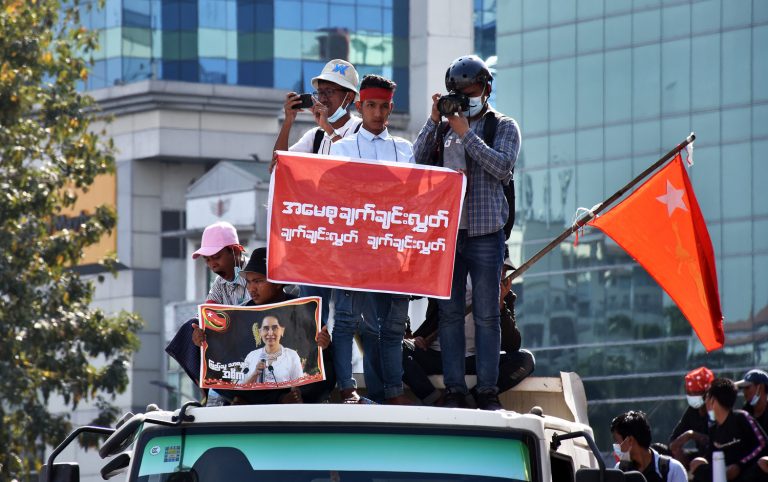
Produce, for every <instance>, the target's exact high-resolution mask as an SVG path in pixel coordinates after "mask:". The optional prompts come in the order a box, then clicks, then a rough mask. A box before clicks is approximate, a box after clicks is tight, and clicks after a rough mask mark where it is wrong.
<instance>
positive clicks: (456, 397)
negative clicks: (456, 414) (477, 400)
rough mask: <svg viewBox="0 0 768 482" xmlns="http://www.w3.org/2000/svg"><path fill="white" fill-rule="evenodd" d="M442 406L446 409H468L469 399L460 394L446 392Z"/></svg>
mask: <svg viewBox="0 0 768 482" xmlns="http://www.w3.org/2000/svg"><path fill="white" fill-rule="evenodd" d="M442 406H443V407H445V408H467V397H466V395H464V394H463V393H459V392H446V393H445V397H444V398H443V405H442Z"/></svg>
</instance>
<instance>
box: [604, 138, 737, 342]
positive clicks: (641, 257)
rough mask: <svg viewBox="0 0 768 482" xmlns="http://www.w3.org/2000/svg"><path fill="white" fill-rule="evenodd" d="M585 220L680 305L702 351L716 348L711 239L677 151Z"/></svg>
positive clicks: (719, 337) (719, 319) (719, 320)
mask: <svg viewBox="0 0 768 482" xmlns="http://www.w3.org/2000/svg"><path fill="white" fill-rule="evenodd" d="M590 224H592V225H593V226H595V227H597V228H599V229H600V230H601V231H603V232H604V233H605V234H607V235H608V236H609V237H611V238H612V239H613V240H614V241H616V243H618V244H619V246H621V247H622V248H624V250H625V251H626V252H627V253H629V255H630V256H632V257H633V258H634V259H635V260H636V261H637V262H638V263H640V264H641V265H642V266H643V267H644V268H645V270H646V271H647V272H648V274H650V275H651V276H652V277H653V278H654V279H655V280H656V282H657V283H658V284H659V286H661V287H662V288H663V289H664V291H666V292H667V294H668V295H669V296H670V297H671V298H672V300H673V301H674V302H675V303H676V304H677V306H678V308H680V311H681V312H682V313H683V315H685V317H686V318H687V319H688V322H689V323H690V324H691V326H692V327H693V329H694V330H695V331H696V335H698V337H699V340H701V343H702V344H703V345H704V348H706V349H707V351H712V350H717V349H718V348H722V346H723V343H724V342H725V335H724V334H723V313H722V311H721V309H720V293H719V291H718V288H717V272H716V271H715V255H714V252H713V250H712V241H710V239H709V232H708V231H707V225H706V223H705V222H704V216H702V214H701V210H700V209H699V204H698V202H697V201H696V196H695V195H694V193H693V187H692V186H691V181H690V179H688V173H686V171H685V166H684V165H683V160H682V158H681V157H680V154H679V153H678V154H677V156H675V159H673V160H672V162H670V163H669V164H667V166H666V167H664V168H663V169H661V170H660V171H658V172H656V174H654V175H653V176H652V177H651V178H650V179H648V180H647V181H646V182H645V183H643V184H642V185H641V186H640V187H639V188H637V189H636V190H635V191H634V192H633V193H632V194H630V195H629V196H627V198H626V199H624V200H623V201H622V202H621V203H619V204H618V205H617V206H615V207H613V208H612V209H611V210H610V211H608V212H607V213H606V214H603V215H601V216H600V217H598V218H596V219H595V220H593V221H592V222H591V223H590Z"/></svg>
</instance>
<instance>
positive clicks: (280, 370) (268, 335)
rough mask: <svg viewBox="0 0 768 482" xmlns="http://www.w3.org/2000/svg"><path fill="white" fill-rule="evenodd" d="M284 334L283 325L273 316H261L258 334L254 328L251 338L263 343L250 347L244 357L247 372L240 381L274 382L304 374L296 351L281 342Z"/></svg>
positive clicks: (285, 380) (242, 382) (294, 378)
mask: <svg viewBox="0 0 768 482" xmlns="http://www.w3.org/2000/svg"><path fill="white" fill-rule="evenodd" d="M284 334H285V327H284V326H283V325H281V324H280V320H279V319H278V318H277V317H276V316H265V317H264V318H263V319H262V320H261V325H260V326H259V329H258V336H256V332H255V330H254V339H255V340H256V342H257V343H260V342H261V343H263V346H261V347H259V348H257V349H255V350H253V351H252V352H250V353H249V354H248V356H246V357H245V366H246V370H244V373H245V374H246V375H245V376H244V377H243V378H242V379H241V380H240V382H238V383H240V384H243V385H245V384H249V383H274V384H275V385H277V384H278V383H281V382H290V381H292V380H298V379H299V378H301V377H302V376H303V375H304V370H303V369H302V367H301V358H300V357H299V354H298V352H296V350H293V349H291V348H288V347H285V346H283V345H282V344H281V343H280V342H281V341H282V339H283V335H284Z"/></svg>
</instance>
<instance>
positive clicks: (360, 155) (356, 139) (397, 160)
mask: <svg viewBox="0 0 768 482" xmlns="http://www.w3.org/2000/svg"><path fill="white" fill-rule="evenodd" d="M373 139H374V140H376V139H377V138H376V137H374V138H373ZM379 139H381V138H380V137H379ZM382 140H384V139H382ZM355 141H356V142H357V157H359V158H360V159H363V155H362V153H361V152H360V136H359V135H358V136H355ZM371 144H373V142H371ZM373 149H374V150H376V148H375V147H374V148H373ZM392 149H394V150H395V162H400V159H399V158H398V155H397V144H395V138H394V137H393V138H392ZM376 160H377V161H386V160H388V159H379V158H378V157H377V158H376Z"/></svg>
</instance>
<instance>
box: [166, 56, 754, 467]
mask: <svg viewBox="0 0 768 482" xmlns="http://www.w3.org/2000/svg"><path fill="white" fill-rule="evenodd" d="M358 80H359V79H358V74H357V71H356V70H355V68H354V66H353V65H351V64H350V63H348V62H346V61H344V60H332V61H330V62H328V64H326V66H325V67H324V68H323V70H322V72H320V74H319V75H318V76H317V77H315V78H313V79H312V85H313V87H314V89H315V92H314V94H313V105H312V106H311V107H308V108H306V109H307V110H309V112H310V113H311V114H312V116H313V118H314V121H315V123H316V127H313V128H311V129H309V130H307V131H306V132H305V133H303V135H302V136H301V137H300V138H299V140H298V141H297V142H296V143H295V144H293V145H290V146H289V138H290V134H291V129H292V127H293V124H294V122H295V120H296V118H297V115H298V113H299V112H301V111H302V110H304V109H299V108H297V107H298V106H299V105H300V104H302V103H303V102H304V101H303V100H302V97H301V96H300V95H299V94H298V93H296V92H290V93H288V94H287V95H286V98H285V103H284V112H285V120H284V122H283V124H282V127H281V130H280V132H279V134H278V137H277V140H276V142H275V146H274V150H275V152H277V151H281V150H283V151H285V150H288V151H295V152H305V153H320V154H331V155H339V156H346V157H350V158H361V159H374V160H383V161H395V162H403V163H419V164H428V165H438V166H445V167H451V168H453V169H457V170H459V171H461V172H462V173H464V174H465V175H466V176H467V191H466V196H465V199H464V204H463V206H464V207H463V209H462V212H461V215H460V223H459V235H458V239H457V247H456V253H455V265H454V266H455V267H454V274H453V280H452V289H451V295H450V299H447V300H437V299H430V300H429V302H428V308H427V313H426V317H425V320H419V321H422V322H421V323H420V325H419V327H418V329H416V330H415V332H411V329H410V326H411V320H409V318H408V306H409V301H410V300H409V297H408V296H406V295H399V294H388V293H371V292H365V291H358V290H345V289H331V288H325V287H317V286H310V285H302V286H284V285H280V284H275V283H272V282H270V281H268V279H267V261H266V250H265V249H264V248H259V249H256V250H254V251H253V253H251V255H250V256H249V257H248V256H246V253H245V250H244V248H243V247H242V246H241V245H240V243H239V240H238V235H237V232H236V230H235V228H234V227H233V226H232V225H231V224H229V223H226V222H219V223H215V224H213V225H211V226H208V227H207V228H206V229H205V231H204V233H203V236H202V240H201V248H200V249H199V250H197V251H196V252H195V253H194V254H193V255H192V256H193V258H198V257H200V256H202V257H203V258H204V260H205V262H206V265H207V266H208V268H209V269H210V270H211V271H212V272H213V273H214V274H215V275H217V276H216V278H215V280H214V282H213V285H212V287H211V289H210V292H209V293H208V296H207V299H206V300H205V302H206V303H217V304H225V305H263V304H271V303H277V302H281V301H287V300H290V299H293V298H296V297H297V296H302V297H303V296H319V297H320V298H321V299H322V307H321V310H320V311H321V326H322V329H321V330H320V332H319V333H318V335H317V337H316V340H315V341H316V342H317V345H318V347H320V348H322V353H323V355H322V356H323V362H324V366H325V369H326V380H325V381H323V382H316V383H311V384H308V385H304V386H301V387H294V388H281V389H267V390H219V391H214V390H208V393H207V397H206V403H207V405H221V404H240V403H250V404H264V403H302V402H304V403H320V402H327V401H328V400H329V399H330V398H331V396H332V392H333V390H334V389H337V390H338V392H337V393H338V396H337V398H338V399H339V400H340V401H341V402H343V403H384V404H395V405H399V404H415V403H420V404H424V405H436V406H443V407H477V408H479V409H483V410H498V409H501V408H502V406H501V403H500V401H499V396H498V395H499V393H501V392H504V391H506V390H509V389H511V388H512V387H514V386H515V385H517V384H518V383H520V382H521V381H522V380H523V379H524V378H525V377H527V376H528V375H530V374H531V373H532V372H533V371H534V367H535V359H534V356H533V354H532V353H531V352H529V351H527V350H525V349H523V348H522V343H521V341H522V340H521V336H520V332H519V330H518V328H517V326H516V323H515V316H514V302H515V294H514V292H512V290H511V279H510V277H509V276H510V274H511V272H512V271H513V270H514V267H513V266H512V264H511V262H509V258H508V255H507V254H506V250H505V244H506V239H507V237H508V236H509V231H510V230H511V225H512V223H513V222H514V205H513V202H514V195H513V194H511V186H512V184H511V183H512V173H513V169H514V165H515V161H516V160H517V156H518V153H519V151H520V144H521V137H520V130H519V127H518V125H517V123H516V122H515V121H514V119H512V118H510V117H507V116H504V115H502V114H501V113H499V112H497V111H495V110H494V109H493V107H491V106H490V105H489V104H488V98H489V96H490V94H491V90H492V88H493V76H492V74H491V72H490V70H489V69H488V67H487V66H486V65H485V64H484V62H483V61H482V60H481V59H479V58H478V57H476V56H464V57H460V58H458V59H456V60H454V61H453V62H452V63H451V64H450V65H449V67H448V69H447V72H446V79H445V87H446V89H447V90H448V92H450V93H451V94H455V95H457V96H458V97H461V96H463V98H464V99H465V101H466V105H464V108H465V109H464V110H463V111H458V112H452V113H448V114H445V113H441V111H440V108H439V106H438V104H439V102H440V99H441V98H442V95H441V94H439V93H436V94H434V96H433V97H432V101H433V105H432V109H431V113H430V116H429V118H428V119H427V120H426V122H425V124H424V126H423V127H422V129H421V131H420V132H419V134H418V136H417V137H416V139H415V141H414V142H413V143H411V142H410V141H408V140H406V139H403V138H401V137H397V136H393V135H392V134H391V133H390V132H389V131H388V128H387V124H388V119H389V116H390V114H391V113H392V110H393V108H394V103H393V98H394V93H395V90H396V88H397V85H396V84H395V83H394V82H393V81H391V80H389V79H386V78H384V77H381V76H378V75H367V76H365V77H364V78H363V79H362V81H361V82H358ZM353 105H354V107H355V109H356V111H357V113H358V114H359V116H358V115H355V114H354V113H352V112H351V106H353ZM277 162H278V158H277V156H276V155H275V156H274V157H273V160H272V163H271V165H270V170H272V169H274V168H275V166H276V164H277ZM331 309H332V310H333V325H332V331H331V332H329V329H328V321H329V317H330V313H331ZM282 329H283V328H282V327H281V326H280V324H279V320H277V319H276V318H275V317H268V316H267V317H264V319H263V320H262V322H261V326H260V330H262V331H263V333H262V334H261V338H262V339H263V340H264V346H263V347H260V348H259V350H260V351H258V353H256V354H253V356H251V355H249V360H247V365H248V366H249V368H251V369H250V370H249V373H250V375H249V379H252V378H255V377H260V376H263V374H264V372H265V369H264V368H265V367H264V366H262V363H261V362H263V361H264V360H265V359H267V358H268V357H270V356H271V357H279V356H281V355H283V354H284V353H289V354H290V350H289V349H287V348H284V347H282V346H281V345H280V337H281V335H282V331H281V330H282ZM204 337H205V335H204V332H203V330H202V329H201V328H200V326H199V324H198V321H197V320H195V319H193V320H189V321H188V322H187V323H185V324H184V325H183V326H182V327H181V329H180V330H179V331H178V333H177V334H176V336H175V337H174V339H173V340H172V341H171V343H170V344H169V345H168V347H167V348H166V351H167V352H168V353H169V354H170V355H171V356H172V357H174V358H175V359H176V360H177V361H178V362H179V364H180V365H181V367H182V368H183V369H184V370H185V371H186V373H187V374H188V375H189V376H190V377H191V378H192V379H193V380H194V381H195V383H198V382H199V378H200V356H201V354H200V347H201V346H202V344H203V342H204ZM355 339H357V340H358V341H359V344H360V347H361V352H362V353H363V354H364V356H363V371H364V373H363V375H364V379H365V384H366V393H365V397H363V396H361V395H360V394H359V393H358V389H357V385H356V382H355V378H354V377H353V373H352V372H353V369H352V351H353V343H354V340H355ZM254 353H255V352H254ZM294 355H295V352H294ZM289 358H290V360H292V361H293V363H289V362H288V361H286V366H285V367H284V368H285V369H286V370H291V371H296V370H298V368H297V367H295V366H294V365H295V359H296V358H297V357H296V356H293V357H289ZM275 360H277V358H275ZM251 365H253V366H252V367H251ZM435 374H442V375H443V382H444V389H443V390H440V389H438V388H436V387H435V386H434V385H433V383H432V381H431V379H430V375H435ZM467 374H473V375H475V377H476V384H475V385H474V387H472V389H471V390H470V389H469V388H468V386H467V384H466V378H465V375H467ZM270 375H271V376H275V374H274V373H270ZM296 375H297V373H293V376H296ZM685 383H686V387H685V388H686V394H687V400H688V404H689V408H688V409H687V410H686V411H685V413H684V414H683V415H682V418H681V419H680V422H679V423H678V425H677V426H676V427H675V428H674V430H673V431H672V434H671V437H670V439H669V441H668V445H666V444H661V443H653V442H652V438H651V428H650V425H649V423H648V420H647V417H646V415H645V414H644V413H643V412H640V411H630V412H627V413H624V414H622V415H619V416H618V417H616V418H615V419H613V421H612V423H611V426H610V431H611V434H612V436H613V440H614V452H615V456H616V458H617V460H618V463H617V467H618V468H620V469H621V470H624V471H628V470H637V471H640V472H642V473H643V475H644V476H645V477H646V480H648V481H649V482H653V481H665V482H666V481H668V482H679V481H685V480H689V478H690V479H692V480H694V481H704V480H712V465H713V459H712V456H713V455H712V454H713V453H714V452H715V451H722V452H723V453H724V459H725V465H726V473H727V479H728V480H731V481H744V482H747V481H757V480H768V437H767V436H766V430H767V427H768V410H766V408H767V405H768V400H767V399H766V389H768V374H766V373H765V372H763V371H761V370H751V371H749V372H748V373H747V374H746V375H745V376H744V379H743V380H740V381H738V382H734V381H732V380H729V379H726V378H715V377H714V374H713V373H712V371H711V370H709V369H707V368H704V367H702V368H698V369H696V370H694V371H692V372H690V373H689V374H688V375H686V378H685ZM406 386H407V387H408V388H410V390H411V393H412V394H413V395H414V396H413V397H409V396H406V394H405V387H406ZM739 388H740V389H741V390H742V391H743V393H744V397H745V400H746V402H747V403H746V404H745V406H744V407H743V410H738V409H734V405H735V403H736V399H737V394H738V389H739Z"/></svg>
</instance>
